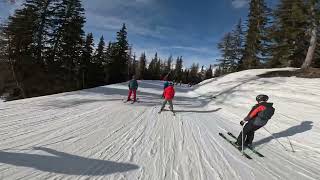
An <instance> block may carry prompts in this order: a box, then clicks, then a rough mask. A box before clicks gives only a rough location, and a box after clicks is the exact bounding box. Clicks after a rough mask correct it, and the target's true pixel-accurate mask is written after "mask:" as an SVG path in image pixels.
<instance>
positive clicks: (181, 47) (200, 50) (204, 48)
mask: <svg viewBox="0 0 320 180" xmlns="http://www.w3.org/2000/svg"><path fill="white" fill-rule="evenodd" d="M161 48H162V49H180V50H185V51H193V52H198V53H210V52H212V50H211V49H209V48H207V47H198V48H197V47H191V46H170V47H161Z"/></svg>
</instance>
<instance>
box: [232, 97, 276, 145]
mask: <svg viewBox="0 0 320 180" xmlns="http://www.w3.org/2000/svg"><path fill="white" fill-rule="evenodd" d="M268 99H269V97H268V96H267V95H264V94H261V95H258V96H257V97H256V100H257V102H258V104H256V105H254V106H253V108H252V109H251V111H250V112H249V114H248V115H247V117H246V118H244V120H242V121H241V122H240V124H241V126H243V125H244V124H245V123H246V122H247V123H246V124H245V125H244V127H243V132H242V131H241V132H240V134H239V136H238V138H237V142H236V145H238V146H242V133H243V140H244V144H243V145H244V146H248V147H252V141H253V138H254V132H255V131H256V130H258V129H260V128H261V127H263V126H264V125H266V124H267V122H268V120H269V119H271V117H272V116H273V114H274V111H275V109H274V108H273V107H272V105H273V103H268V102H267V101H268Z"/></svg>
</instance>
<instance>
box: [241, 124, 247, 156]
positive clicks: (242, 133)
mask: <svg viewBox="0 0 320 180" xmlns="http://www.w3.org/2000/svg"><path fill="white" fill-rule="evenodd" d="M246 124H247V123H245V124H243V125H242V141H241V146H242V156H243V155H244V154H243V149H244V147H243V144H244V142H243V140H244V138H243V129H244V126H245V125H246Z"/></svg>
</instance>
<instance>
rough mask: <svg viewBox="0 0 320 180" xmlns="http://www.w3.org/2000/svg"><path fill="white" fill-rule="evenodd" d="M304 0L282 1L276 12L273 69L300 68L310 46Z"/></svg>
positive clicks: (273, 32) (271, 62) (273, 37)
mask: <svg viewBox="0 0 320 180" xmlns="http://www.w3.org/2000/svg"><path fill="white" fill-rule="evenodd" d="M306 11H307V9H306V5H305V3H304V0H281V1H280V3H279V5H278V7H277V9H276V10H275V12H274V25H273V31H272V39H273V46H272V49H273V53H272V55H273V57H272V59H271V61H270V64H271V66H272V67H278V66H294V67H300V66H301V65H302V62H303V59H304V57H305V55H306V50H307V46H308V44H309V42H308V39H309V38H307V37H306V30H307V27H308V26H307V21H308V18H307V13H306Z"/></svg>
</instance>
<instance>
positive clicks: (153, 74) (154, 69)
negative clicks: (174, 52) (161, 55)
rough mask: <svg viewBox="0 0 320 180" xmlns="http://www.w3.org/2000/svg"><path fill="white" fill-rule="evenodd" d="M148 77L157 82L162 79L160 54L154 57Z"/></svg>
mask: <svg viewBox="0 0 320 180" xmlns="http://www.w3.org/2000/svg"><path fill="white" fill-rule="evenodd" d="M148 75H149V78H150V79H152V80H157V79H159V77H160V60H159V59H158V53H156V54H155V55H154V58H153V59H152V60H151V62H150V64H149V67H148Z"/></svg>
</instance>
